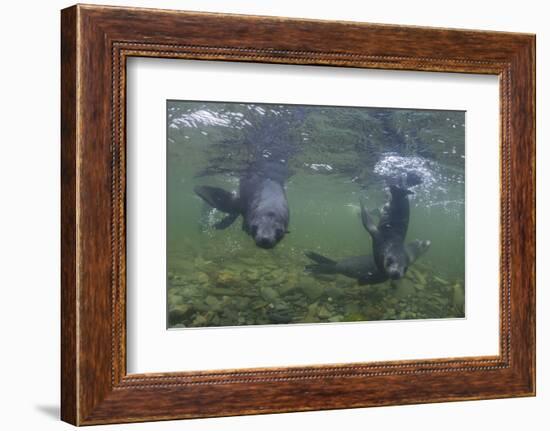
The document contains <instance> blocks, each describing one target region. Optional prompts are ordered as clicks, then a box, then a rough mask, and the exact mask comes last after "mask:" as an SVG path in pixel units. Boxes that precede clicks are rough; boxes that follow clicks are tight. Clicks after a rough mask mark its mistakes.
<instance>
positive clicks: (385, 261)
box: [361, 185, 412, 280]
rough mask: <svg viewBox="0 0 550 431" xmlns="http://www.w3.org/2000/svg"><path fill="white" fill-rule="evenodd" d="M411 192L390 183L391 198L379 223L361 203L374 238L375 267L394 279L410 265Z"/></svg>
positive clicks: (363, 217) (362, 217) (364, 216)
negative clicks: (406, 243)
mask: <svg viewBox="0 0 550 431" xmlns="http://www.w3.org/2000/svg"><path fill="white" fill-rule="evenodd" d="M410 194H412V192H411V191H410V190H408V189H406V188H404V187H399V186H396V185H391V186H390V195H391V197H390V200H389V202H387V203H386V205H384V207H383V208H382V212H381V216H380V220H379V222H378V225H376V224H375V222H374V220H373V219H372V216H371V215H370V214H369V213H368V211H367V210H366V208H365V206H364V205H363V203H362V202H361V219H362V221H363V226H364V227H365V229H366V230H367V231H368V232H369V233H370V235H371V237H372V241H373V248H372V249H373V256H374V261H375V263H376V266H377V268H378V269H379V270H380V271H382V272H384V273H385V274H386V275H387V276H388V277H389V278H391V279H393V280H398V279H400V278H402V277H403V276H404V275H405V273H406V272H407V268H408V266H409V265H410V264H411V261H410V256H409V255H408V254H407V250H406V247H405V237H406V236H407V229H408V227H409V216H410V206H409V197H408V196H409V195H410Z"/></svg>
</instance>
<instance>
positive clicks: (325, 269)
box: [304, 251, 338, 274]
mask: <svg viewBox="0 0 550 431" xmlns="http://www.w3.org/2000/svg"><path fill="white" fill-rule="evenodd" d="M304 254H305V255H306V256H307V257H309V258H310V259H311V260H312V261H314V262H315V264H314V265H306V267H305V270H306V271H307V272H311V273H312V274H337V273H338V269H337V266H336V264H337V262H336V261H334V260H332V259H329V258H328V257H325V256H321V255H320V254H317V253H314V252H313V251H306V252H305V253H304Z"/></svg>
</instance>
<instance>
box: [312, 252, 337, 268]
mask: <svg viewBox="0 0 550 431" xmlns="http://www.w3.org/2000/svg"><path fill="white" fill-rule="evenodd" d="M304 254H305V255H306V256H307V257H309V258H310V259H311V260H312V261H314V262H315V263H320V264H323V265H336V263H337V262H336V261H334V260H332V259H329V258H328V257H325V256H322V255H320V254H318V253H315V252H313V251H306V252H305V253H304Z"/></svg>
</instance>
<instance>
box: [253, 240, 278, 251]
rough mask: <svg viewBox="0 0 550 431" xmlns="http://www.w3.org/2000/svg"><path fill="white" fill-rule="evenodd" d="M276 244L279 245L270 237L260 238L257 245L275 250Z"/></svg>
mask: <svg viewBox="0 0 550 431" xmlns="http://www.w3.org/2000/svg"><path fill="white" fill-rule="evenodd" d="M275 244H277V241H275V240H274V239H273V238H269V237H259V238H256V245H257V246H258V247H261V248H266V249H269V248H273V247H275Z"/></svg>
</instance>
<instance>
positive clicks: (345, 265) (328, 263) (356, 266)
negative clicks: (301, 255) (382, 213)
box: [305, 239, 431, 285]
mask: <svg viewBox="0 0 550 431" xmlns="http://www.w3.org/2000/svg"><path fill="white" fill-rule="evenodd" d="M430 245H431V242H430V241H429V240H422V241H421V240H419V239H417V240H414V241H413V242H410V243H409V244H407V245H406V246H405V253H406V254H407V259H408V261H409V265H411V264H412V263H413V262H414V261H416V259H418V258H419V257H420V256H422V255H423V254H424V253H425V252H426V251H427V250H428V248H430ZM305 255H306V256H307V257H308V258H310V259H311V260H312V261H313V262H315V263H314V264H312V265H307V266H306V268H305V269H306V271H308V272H311V273H312V274H341V275H345V276H346V277H349V278H354V279H356V280H357V282H358V283H359V284H360V285H365V284H378V283H383V282H384V281H387V280H388V279H389V278H390V277H389V276H388V275H387V274H386V273H385V272H383V271H381V270H380V269H378V266H377V265H376V263H375V261H374V257H373V256H372V255H364V256H350V257H345V258H343V259H341V260H339V261H335V260H332V259H329V258H328V257H325V256H322V255H320V254H318V253H314V252H312V251H307V252H306V253H305Z"/></svg>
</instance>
